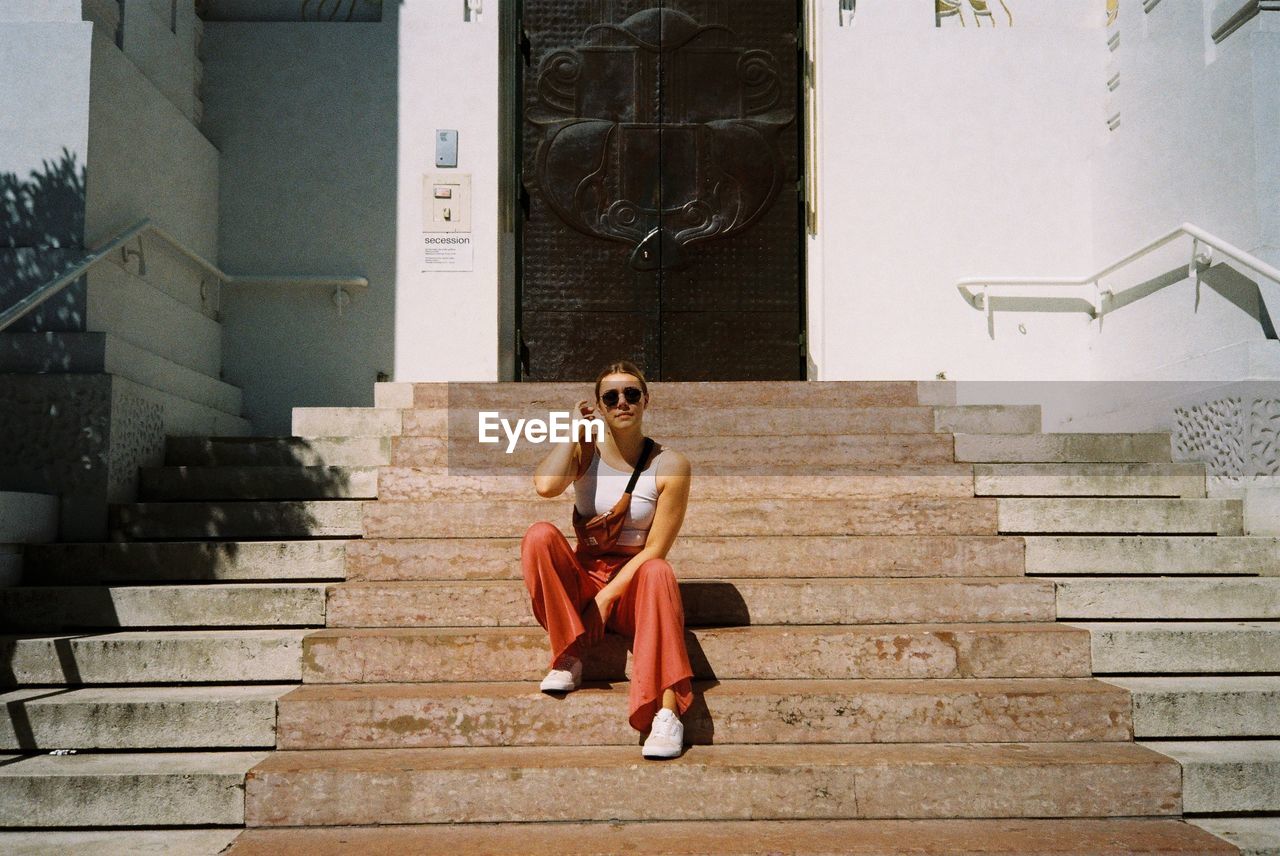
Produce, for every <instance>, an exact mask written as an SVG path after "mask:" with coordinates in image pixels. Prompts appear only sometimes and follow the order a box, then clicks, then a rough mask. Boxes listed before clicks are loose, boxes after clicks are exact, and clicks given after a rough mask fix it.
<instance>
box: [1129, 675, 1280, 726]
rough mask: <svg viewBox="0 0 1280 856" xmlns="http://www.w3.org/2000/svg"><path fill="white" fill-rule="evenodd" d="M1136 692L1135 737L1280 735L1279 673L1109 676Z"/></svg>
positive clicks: (1134, 712)
mask: <svg viewBox="0 0 1280 856" xmlns="http://www.w3.org/2000/svg"><path fill="white" fill-rule="evenodd" d="M1106 681H1107V683H1109V684H1115V685H1116V686H1118V687H1124V688H1125V689H1127V690H1128V691H1129V692H1130V693H1132V694H1133V733H1134V736H1135V737H1269V736H1273V735H1276V734H1280V675H1194V676H1176V677H1159V678H1153V677H1110V678H1107V679H1106Z"/></svg>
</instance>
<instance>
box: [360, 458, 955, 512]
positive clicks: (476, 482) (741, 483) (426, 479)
mask: <svg viewBox="0 0 1280 856" xmlns="http://www.w3.org/2000/svg"><path fill="white" fill-rule="evenodd" d="M531 473H532V469H530V470H529V471H528V472H523V473H520V474H518V475H517V474H507V475H454V474H450V473H449V472H448V471H447V470H446V468H444V467H383V468H381V469H379V470H378V497H379V498H380V499H384V500H388V501H391V500H426V499H449V500H455V499H465V500H482V499H483V500H491V501H496V500H499V499H503V500H531V499H536V498H538V495H537V492H536V491H535V490H534V488H533V479H532V477H531ZM694 484H695V486H694V487H693V488H692V490H695V491H696V493H697V499H698V501H702V500H706V499H733V498H740V497H747V496H758V497H767V498H769V499H793V500H802V501H805V502H807V501H809V500H812V499H839V498H855V499H857V498H875V497H895V496H918V497H922V498H948V497H949V498H957V497H972V496H973V471H972V469H971V468H970V467H969V465H968V464H936V465H931V466H929V467H928V469H927V471H926V470H924V469H923V468H920V469H917V468H912V469H911V470H910V471H908V472H905V473H897V474H894V473H880V474H876V473H846V474H844V475H831V474H822V473H815V474H812V475H803V476H797V475H733V474H727V475H716V476H709V477H707V478H699V479H695V483H694ZM573 495H574V489H573V488H570V489H569V490H566V491H565V492H564V493H563V494H561V495H560V496H558V497H553V498H552V499H554V500H556V501H560V502H563V503H564V504H565V505H566V506H568V505H569V504H571V503H572V502H573ZM544 501H545V500H544Z"/></svg>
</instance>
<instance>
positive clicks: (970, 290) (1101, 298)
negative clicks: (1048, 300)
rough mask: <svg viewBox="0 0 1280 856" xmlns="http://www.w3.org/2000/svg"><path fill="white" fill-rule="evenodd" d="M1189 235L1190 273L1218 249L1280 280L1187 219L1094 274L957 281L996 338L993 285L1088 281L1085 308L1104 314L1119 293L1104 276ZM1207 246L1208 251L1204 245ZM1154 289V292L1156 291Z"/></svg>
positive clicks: (1054, 284)
mask: <svg viewBox="0 0 1280 856" xmlns="http://www.w3.org/2000/svg"><path fill="white" fill-rule="evenodd" d="M1183 236H1188V237H1190V238H1191V239H1192V242H1191V262H1190V264H1188V265H1187V276H1190V277H1194V276H1195V275H1196V271H1197V270H1198V269H1199V268H1201V267H1203V266H1205V265H1208V264H1209V263H1210V262H1211V261H1212V260H1213V253H1214V252H1218V253H1221V254H1222V255H1223V256H1226V257H1227V258H1229V259H1232V260H1233V261H1235V262H1237V263H1238V264H1240V265H1241V266H1243V267H1245V268H1248V269H1249V270H1251V271H1253V272H1254V273H1255V274H1258V275H1259V276H1260V277H1264V278H1266V279H1269V280H1271V281H1272V282H1274V283H1277V284H1280V270H1277V269H1276V268H1275V267H1273V266H1271V265H1269V264H1267V263H1266V262H1264V261H1263V260H1262V259H1260V258H1258V257H1257V256H1255V255H1253V254H1251V253H1248V252H1246V251H1244V250H1242V249H1240V248H1239V247H1237V246H1235V245H1234V244H1231V243H1228V242H1227V241H1224V240H1223V239H1222V238H1219V237H1217V236H1216V235H1212V234H1210V233H1209V232H1206V231H1205V230H1204V229H1201V228H1200V227H1199V226H1195V225H1193V224H1191V223H1183V224H1182V225H1180V226H1179V227H1178V228H1176V229H1174V230H1173V231H1172V232H1169V233H1168V234H1165V235H1162V236H1160V237H1159V238H1156V239H1155V240H1154V241H1151V242H1149V243H1147V244H1144V245H1143V246H1142V247H1139V248H1138V249H1136V250H1134V251H1133V252H1131V253H1129V254H1128V255H1127V256H1125V257H1124V258H1122V259H1120V260H1119V261H1118V262H1115V263H1113V264H1110V265H1107V266H1106V267H1105V268H1103V269H1102V270H1100V271H1098V272H1097V273H1095V274H1092V275H1090V276H1078V277H1033V276H1025V277H1013V276H989V277H968V278H965V279H962V280H959V281H958V282H957V283H956V289H957V290H958V291H959V292H960V296H961V297H962V298H964V301H965V302H966V303H968V304H969V305H970V306H972V307H973V308H974V309H977V310H979V311H982V310H986V313H987V330H988V332H989V333H990V334H991V337H992V338H995V307H994V306H993V305H992V301H991V289H992V288H993V287H1000V286H1029V287H1032V288H1072V287H1079V286H1085V285H1092V286H1093V289H1094V294H1093V300H1092V301H1086V303H1087V304H1088V305H1089V308H1087V309H1082V310H1081V311H1083V312H1086V313H1088V315H1089V317H1091V318H1101V317H1102V316H1103V315H1105V314H1106V313H1107V312H1108V311H1110V307H1108V306H1107V303H1108V302H1109V301H1110V300H1111V299H1112V298H1114V297H1115V293H1114V292H1113V291H1111V290H1110V289H1103V288H1102V286H1101V281H1102V279H1103V278H1104V277H1108V276H1110V275H1111V274H1113V273H1115V272H1116V271H1118V270H1120V269H1121V268H1124V267H1126V266H1128V265H1129V264H1132V263H1133V262H1135V261H1137V260H1138V259H1140V258H1142V257H1143V256H1146V255H1147V254H1149V253H1152V252H1154V251H1155V250H1158V249H1160V248H1161V247H1163V246H1165V245H1166V244H1168V243H1170V242H1172V241H1176V240H1177V239H1178V238H1181V237H1183ZM1202 247H1207V248H1208V250H1209V251H1208V252H1205V251H1203V250H1202V249H1201V248H1202ZM1152 293H1154V292H1152Z"/></svg>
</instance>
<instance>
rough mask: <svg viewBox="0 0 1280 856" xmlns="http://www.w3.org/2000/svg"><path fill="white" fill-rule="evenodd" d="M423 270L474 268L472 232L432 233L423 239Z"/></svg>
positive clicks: (424, 271)
mask: <svg viewBox="0 0 1280 856" xmlns="http://www.w3.org/2000/svg"><path fill="white" fill-rule="evenodd" d="M423 243H424V250H423V256H422V272H423V273H427V272H429V271H460V270H473V269H474V268H473V260H474V256H475V254H474V252H473V246H472V243H471V233H470V232H452V233H432V232H428V233H427V234H426V236H425V237H424V239H423Z"/></svg>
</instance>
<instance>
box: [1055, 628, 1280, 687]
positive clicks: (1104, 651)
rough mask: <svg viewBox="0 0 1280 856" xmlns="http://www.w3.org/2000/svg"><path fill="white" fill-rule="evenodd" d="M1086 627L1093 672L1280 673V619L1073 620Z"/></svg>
mask: <svg viewBox="0 0 1280 856" xmlns="http://www.w3.org/2000/svg"><path fill="white" fill-rule="evenodd" d="M1064 626H1071V627H1079V628H1082V629H1084V630H1088V631H1089V636H1090V647H1091V649H1092V651H1093V671H1094V673H1095V674H1107V673H1115V674H1156V675H1158V674H1182V673H1197V672H1199V673H1206V674H1231V673H1237V672H1280V623H1277V622H1268V621H1150V622H1136V621H1128V622H1126V621H1115V622H1085V621H1073V622H1071V624H1070V625H1064Z"/></svg>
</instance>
